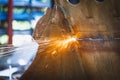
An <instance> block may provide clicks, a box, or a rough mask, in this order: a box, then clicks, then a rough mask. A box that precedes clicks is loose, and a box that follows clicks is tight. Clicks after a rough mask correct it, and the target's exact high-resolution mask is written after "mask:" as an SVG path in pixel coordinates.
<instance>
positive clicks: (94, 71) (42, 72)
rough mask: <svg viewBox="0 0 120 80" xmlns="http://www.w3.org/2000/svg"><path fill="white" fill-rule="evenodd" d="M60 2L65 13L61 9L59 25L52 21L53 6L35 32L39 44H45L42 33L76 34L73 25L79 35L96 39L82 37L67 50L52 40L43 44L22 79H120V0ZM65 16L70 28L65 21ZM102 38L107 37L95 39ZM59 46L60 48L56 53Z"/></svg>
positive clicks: (52, 35)
mask: <svg viewBox="0 0 120 80" xmlns="http://www.w3.org/2000/svg"><path fill="white" fill-rule="evenodd" d="M55 1H56V0H55ZM58 1H60V3H59V5H60V7H61V8H62V11H63V13H62V12H61V11H60V10H59V11H58V13H60V14H58V15H57V16H60V17H57V19H58V20H57V19H56V20H57V21H58V24H57V27H56V26H53V24H51V23H48V21H50V22H51V20H52V19H51V17H49V16H52V17H54V16H55V15H56V14H53V13H54V10H53V11H52V9H49V10H48V12H47V14H46V15H45V16H44V17H43V18H42V19H41V20H40V21H39V22H38V24H37V26H36V30H35V32H34V34H33V35H34V38H35V39H36V40H38V43H39V44H40V45H41V35H42V36H43V35H44V36H45V37H44V38H45V39H49V38H54V37H57V39H58V40H59V37H62V38H64V36H66V35H72V34H73V32H72V31H71V29H70V32H69V30H68V29H69V28H70V27H72V29H73V31H74V34H73V35H75V37H76V38H78V39H92V40H78V41H77V42H74V44H72V43H71V45H70V46H67V48H66V49H65V50H61V48H60V47H55V45H57V44H55V43H52V42H50V43H51V44H45V45H44V47H43V46H40V47H39V50H38V53H37V55H36V58H35V60H34V61H33V63H32V65H31V66H30V67H29V69H28V70H27V71H26V72H25V73H24V75H23V76H22V77H21V79H20V80H120V67H119V66H120V39H119V38H120V19H119V18H120V6H119V3H120V1H119V0H104V1H103V2H96V0H80V3H79V4H75V5H73V4H71V3H69V2H68V0H58ZM63 9H64V10H63ZM64 11H65V12H64ZM62 14H64V16H61V15H62ZM55 18H56V17H55ZM61 19H62V20H61ZM65 19H66V20H67V23H69V24H68V25H70V26H69V28H68V26H67V23H63V22H64V21H63V20H65ZM57 21H56V22H57ZM61 21H63V22H61ZM56 22H55V23H56ZM61 24H62V25H61ZM63 24H64V26H65V27H63ZM58 25H59V26H58ZM46 26H47V27H46ZM45 29H46V33H44V34H43V32H44V31H45ZM63 29H64V30H65V31H64V30H63ZM60 30H63V31H62V32H61V31H60ZM67 30H68V31H67ZM67 33H69V34H67ZM62 34H64V36H62ZM99 38H100V39H101V38H102V39H103V40H93V39H99ZM39 39H40V40H39ZM105 39H107V40H105ZM58 44H59V43H58ZM76 45H77V47H76ZM41 48H44V50H43V51H41ZM56 49H57V50H58V51H57V52H54V51H56Z"/></svg>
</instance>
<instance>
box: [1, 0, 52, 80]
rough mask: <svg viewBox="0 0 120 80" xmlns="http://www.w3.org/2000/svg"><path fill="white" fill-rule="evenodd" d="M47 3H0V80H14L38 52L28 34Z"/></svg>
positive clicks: (11, 0) (15, 0)
mask: <svg viewBox="0 0 120 80" xmlns="http://www.w3.org/2000/svg"><path fill="white" fill-rule="evenodd" d="M50 6H51V0H0V80H18V79H19V77H20V76H21V75H22V74H23V73H24V71H25V70H26V69H27V67H28V66H29V65H30V64H31V62H32V60H33V59H34V56H35V54H36V52H37V49H38V44H37V43H36V42H35V41H34V40H33V38H32V33H33V31H34V29H35V25H36V23H37V21H38V20H39V19H40V18H41V17H42V16H43V15H44V14H45V12H46V9H47V8H48V7H50Z"/></svg>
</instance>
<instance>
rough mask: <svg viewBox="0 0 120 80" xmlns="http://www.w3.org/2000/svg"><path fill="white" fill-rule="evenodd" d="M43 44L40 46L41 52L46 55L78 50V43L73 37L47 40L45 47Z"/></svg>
mask: <svg viewBox="0 0 120 80" xmlns="http://www.w3.org/2000/svg"><path fill="white" fill-rule="evenodd" d="M43 44H44V43H42V44H40V47H41V49H42V50H41V51H45V52H46V53H51V54H52V55H54V54H56V53H58V52H60V53H61V52H62V51H67V50H71V49H73V48H78V46H79V43H78V41H77V40H76V38H74V37H69V38H66V39H57V38H56V39H52V40H48V42H47V43H45V44H47V45H43Z"/></svg>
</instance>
